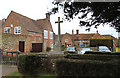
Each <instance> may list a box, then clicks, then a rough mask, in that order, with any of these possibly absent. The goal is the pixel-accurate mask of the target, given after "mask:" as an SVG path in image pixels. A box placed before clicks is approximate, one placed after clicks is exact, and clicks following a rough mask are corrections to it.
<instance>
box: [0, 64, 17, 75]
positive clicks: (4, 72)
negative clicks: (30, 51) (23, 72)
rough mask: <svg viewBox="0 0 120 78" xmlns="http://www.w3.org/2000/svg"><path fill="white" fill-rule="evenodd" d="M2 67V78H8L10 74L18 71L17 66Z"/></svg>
mask: <svg viewBox="0 0 120 78" xmlns="http://www.w3.org/2000/svg"><path fill="white" fill-rule="evenodd" d="M1 67H2V76H7V75H8V74H10V73H12V72H15V71H17V70H18V69H17V66H16V65H1Z"/></svg>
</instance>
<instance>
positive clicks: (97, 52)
mask: <svg viewBox="0 0 120 78" xmlns="http://www.w3.org/2000/svg"><path fill="white" fill-rule="evenodd" d="M85 54H105V55H106V54H107V55H120V52H100V51H96V52H95V51H86V52H85Z"/></svg>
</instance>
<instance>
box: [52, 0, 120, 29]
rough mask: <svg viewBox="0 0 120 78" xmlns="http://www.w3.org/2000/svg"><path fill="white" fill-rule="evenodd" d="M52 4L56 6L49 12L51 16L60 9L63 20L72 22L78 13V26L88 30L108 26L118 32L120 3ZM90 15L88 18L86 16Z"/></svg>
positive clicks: (119, 27) (119, 26) (55, 2)
mask: <svg viewBox="0 0 120 78" xmlns="http://www.w3.org/2000/svg"><path fill="white" fill-rule="evenodd" d="M53 4H54V5H55V6H56V7H54V8H52V10H51V11H50V13H51V14H55V13H57V12H59V8H60V7H62V9H63V12H64V16H65V19H67V20H72V19H74V17H76V16H77V15H78V14H79V13H81V14H82V15H81V16H78V19H80V22H79V24H80V26H86V27H88V29H86V30H88V31H89V30H90V27H91V26H94V27H95V28H97V27H98V26H99V25H100V24H103V25H104V24H106V23H107V24H110V26H111V27H114V28H115V29H116V30H117V31H120V5H119V4H120V2H71V1H69V2H63V1H61V2H57V1H54V2H53ZM90 13H91V14H92V16H91V17H89V18H88V14H90Z"/></svg>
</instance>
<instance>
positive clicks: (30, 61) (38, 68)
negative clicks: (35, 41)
mask: <svg viewBox="0 0 120 78" xmlns="http://www.w3.org/2000/svg"><path fill="white" fill-rule="evenodd" d="M48 61H49V60H48V57H47V55H37V54H28V55H27V54H26V55H19V57H18V71H19V72H20V73H21V74H22V75H23V76H37V75H38V74H40V73H44V72H49V71H50V70H51V69H50V68H49V62H48Z"/></svg>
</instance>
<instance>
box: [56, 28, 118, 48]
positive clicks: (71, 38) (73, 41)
mask: <svg viewBox="0 0 120 78" xmlns="http://www.w3.org/2000/svg"><path fill="white" fill-rule="evenodd" d="M102 37H105V38H112V39H113V47H116V41H115V40H116V38H115V37H113V36H111V35H100V34H99V33H98V31H97V32H96V33H89V34H84V33H83V34H79V30H76V33H75V34H74V30H72V34H69V33H65V34H62V35H61V43H62V45H64V46H65V47H68V46H77V47H86V46H87V45H88V44H89V43H90V39H91V38H102ZM57 38H58V37H57V35H56V36H55V44H56V43H57Z"/></svg>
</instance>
